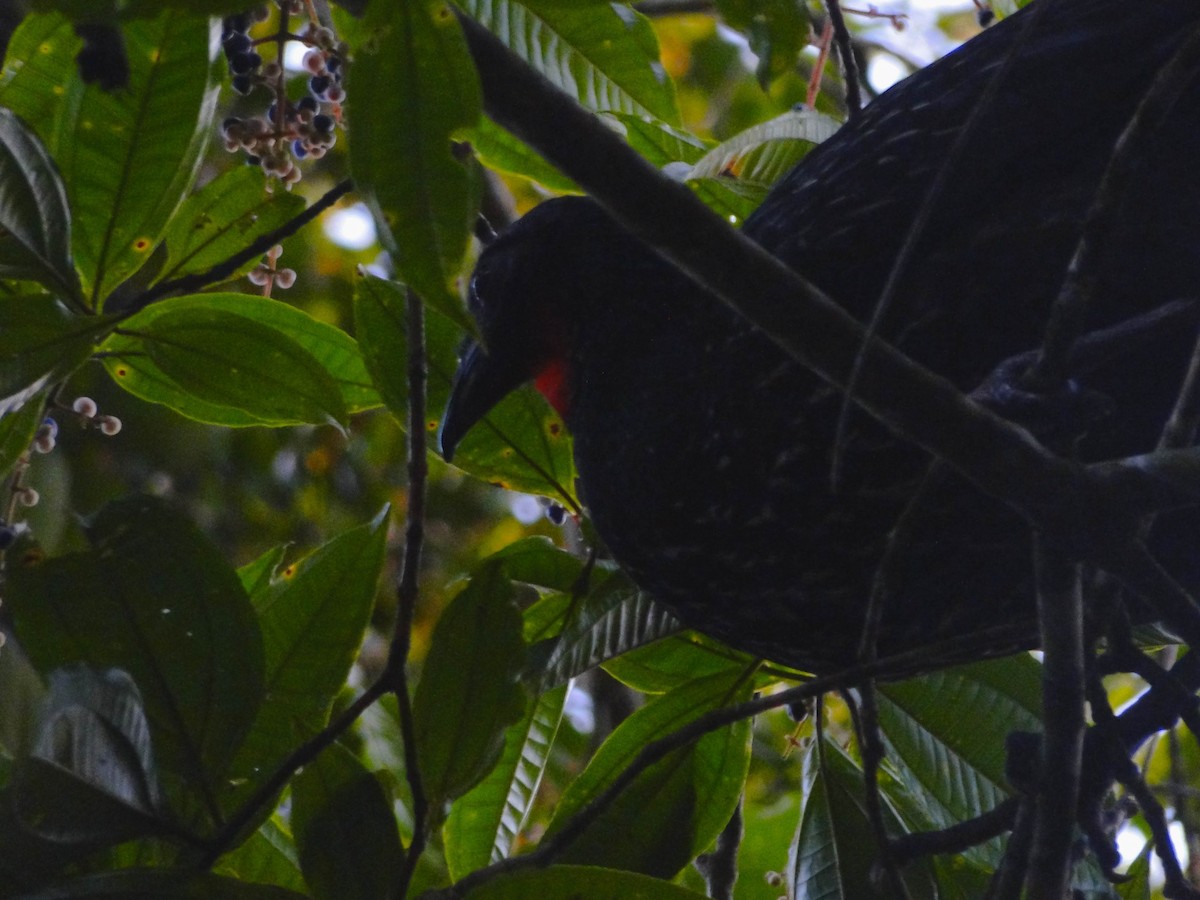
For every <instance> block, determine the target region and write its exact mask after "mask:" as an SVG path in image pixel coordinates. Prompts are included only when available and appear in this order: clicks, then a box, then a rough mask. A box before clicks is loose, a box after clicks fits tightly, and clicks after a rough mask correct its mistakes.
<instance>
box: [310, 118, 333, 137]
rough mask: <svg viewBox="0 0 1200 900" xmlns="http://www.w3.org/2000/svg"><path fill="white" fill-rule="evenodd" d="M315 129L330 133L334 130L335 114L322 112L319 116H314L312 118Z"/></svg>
mask: <svg viewBox="0 0 1200 900" xmlns="http://www.w3.org/2000/svg"><path fill="white" fill-rule="evenodd" d="M312 127H313V131H316V132H319V133H322V134H328V133H329V132H330V131H333V116H327V115H325V114H324V113H321V114H320V115H319V116H313V120H312Z"/></svg>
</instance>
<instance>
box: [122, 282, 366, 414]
mask: <svg viewBox="0 0 1200 900" xmlns="http://www.w3.org/2000/svg"><path fill="white" fill-rule="evenodd" d="M123 332H124V333H125V334H126V335H134V336H136V337H139V338H141V343H142V348H143V350H144V351H145V353H146V355H147V356H148V357H149V360H150V362H151V363H153V364H154V365H156V366H157V367H158V368H159V369H160V370H161V371H162V372H163V374H164V375H166V376H167V377H168V378H169V379H171V380H172V381H174V382H175V384H177V385H178V386H179V388H180V389H181V390H182V391H183V392H185V393H186V394H188V395H190V396H193V397H195V398H197V399H198V400H200V401H201V402H202V403H205V404H211V405H217V406H225V407H232V408H234V409H237V410H241V411H242V412H244V413H246V414H247V415H250V416H254V417H255V418H257V419H258V420H259V421H260V422H263V423H267V424H272V425H292V424H302V423H313V424H330V425H340V424H342V423H344V422H345V421H346V417H347V412H346V406H345V404H344V403H343V402H342V393H341V390H340V389H339V388H338V385H337V382H336V381H334V380H333V376H332V375H331V374H330V373H329V372H328V371H327V370H326V369H325V367H324V366H323V365H321V363H320V362H319V361H318V360H317V359H316V358H315V357H314V356H313V355H312V354H311V353H309V352H308V351H307V350H306V349H304V348H303V347H302V346H300V345H299V344H298V343H296V341H294V340H292V338H291V337H289V336H288V335H287V334H284V333H283V332H282V331H279V330H278V329H275V328H272V327H271V326H269V325H264V324H262V323H261V322H257V321H255V320H253V319H251V318H249V317H247V316H243V315H240V314H237V313H232V312H227V311H225V310H221V309H216V308H212V307H210V308H203V307H199V306H191V307H175V308H173V309H169V310H167V311H165V312H162V313H160V314H159V315H157V316H155V317H154V318H153V319H152V320H150V321H148V322H146V323H145V324H144V325H142V326H141V327H140V328H139V329H138V330H137V331H136V332H133V331H132V330H131V329H130V328H128V327H127V328H125V329H123ZM190 410H191V407H190V406H188V405H186V404H181V407H180V408H179V410H178V411H179V412H181V413H183V414H184V415H189V414H190V413H189V411H190ZM195 412H196V414H197V415H195V416H193V418H196V417H199V415H200V414H202V412H203V410H195Z"/></svg>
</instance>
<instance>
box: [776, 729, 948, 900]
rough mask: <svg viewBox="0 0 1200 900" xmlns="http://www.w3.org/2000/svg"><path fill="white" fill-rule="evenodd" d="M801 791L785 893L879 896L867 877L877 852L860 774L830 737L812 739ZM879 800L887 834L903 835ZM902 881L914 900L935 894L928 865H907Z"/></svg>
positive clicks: (854, 898) (848, 898) (827, 898)
mask: <svg viewBox="0 0 1200 900" xmlns="http://www.w3.org/2000/svg"><path fill="white" fill-rule="evenodd" d="M801 793H802V796H803V798H804V800H803V806H802V807H801V811H800V823H799V825H798V826H797V828H796V836H795V838H794V839H793V842H792V847H791V850H790V851H789V854H788V868H787V884H788V895H789V896H794V897H813V898H817V897H819V898H822V900H842V898H844V900H860V898H862V897H876V896H880V893H879V891H878V890H877V888H876V887H875V886H874V885H873V884H872V878H871V873H872V871H873V868H874V865H875V862H876V860H877V859H878V855H879V852H878V850H877V848H876V844H875V836H874V834H873V832H872V831H871V826H870V822H869V820H868V818H867V813H866V800H865V788H864V782H863V773H862V770H861V769H860V768H859V767H858V765H857V764H856V763H855V762H854V761H853V760H851V759H850V757H849V756H847V755H846V753H845V751H844V750H842V748H841V747H839V746H838V745H837V744H836V743H834V742H833V741H832V740H830V739H829V738H827V737H826V738H824V739H822V740H814V741H813V743H812V745H811V746H810V747H809V749H808V752H807V753H805V755H804V771H803V775H802V777H801ZM882 799H883V803H884V807H883V817H884V824H885V826H886V828H887V829H888V833H889V834H902V833H904V832H905V831H906V830H907V829H905V828H904V826H903V824H902V823H901V821H900V819H899V817H898V816H897V815H896V813H895V811H894V810H893V809H892V808H891V807H890V806H888V805H887V802H886V798H882ZM904 880H905V884H906V885H907V886H908V890H909V894H910V896H912V897H913V898H922V897H935V896H937V890H936V885H935V883H934V881H933V876H932V873H931V871H930V867H929V866H928V865H927V864H926V865H921V864H915V865H911V866H908V867H906V868H905V870H904Z"/></svg>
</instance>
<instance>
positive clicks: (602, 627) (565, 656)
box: [527, 568, 682, 688]
mask: <svg viewBox="0 0 1200 900" xmlns="http://www.w3.org/2000/svg"><path fill="white" fill-rule="evenodd" d="M681 628H682V626H681V625H680V624H679V621H678V620H677V619H676V618H675V617H674V616H672V615H671V614H670V613H669V612H667V611H666V609H664V608H663V607H662V606H660V605H659V604H657V603H655V602H654V601H653V600H651V599H650V597H649V596H648V595H646V594H643V593H641V592H640V591H638V589H637V588H636V587H635V586H634V585H633V584H632V583H631V582H630V581H629V578H628V576H627V575H625V573H623V572H621V571H620V570H619V569H599V568H598V569H597V570H596V571H595V572H594V573H593V575H592V583H591V585H590V587H589V590H588V593H587V595H586V596H585V597H584V598H583V600H582V602H579V603H576V604H574V605H573V606H572V607H571V609H570V613H569V617H568V619H567V621H566V624H565V626H564V627H563V628H562V631H561V633H560V634H558V636H557V637H555V638H553V639H550V640H546V641H542V642H541V643H539V644H537V645H535V647H534V651H533V652H532V653H531V654H530V667H529V671H528V673H527V677H528V678H529V679H530V680H531V681H533V682H534V683H537V684H540V685H541V686H542V687H543V688H545V687H550V686H551V685H556V684H563V683H564V682H566V681H567V680H568V679H571V678H574V677H575V676H576V675H579V674H581V673H583V672H586V671H587V670H588V669H591V668H593V667H594V666H598V665H599V664H600V663H602V662H605V661H607V660H610V659H612V658H613V657H616V656H620V655H621V654H622V653H627V652H629V651H630V650H635V649H637V648H638V647H642V646H645V645H646V644H649V643H651V642H652V641H657V640H659V639H660V638H664V637H667V636H668V635H672V634H676V633H677V632H679V631H680V630H681Z"/></svg>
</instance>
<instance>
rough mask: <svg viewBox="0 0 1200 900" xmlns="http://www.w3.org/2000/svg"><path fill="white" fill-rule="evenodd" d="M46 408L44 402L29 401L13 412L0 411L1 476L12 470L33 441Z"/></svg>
mask: <svg viewBox="0 0 1200 900" xmlns="http://www.w3.org/2000/svg"><path fill="white" fill-rule="evenodd" d="M44 409H45V406H44V405H43V404H42V403H33V402H28V403H25V404H24V405H23V406H21V407H20V408H19V409H16V410H13V411H12V412H5V413H0V478H4V477H5V476H6V475H8V473H9V472H10V471H12V467H13V466H15V465H16V464H17V460H19V459H20V458H21V454H23V453H24V452H25V451H27V450H28V449H29V446H30V444H32V443H33V439H34V437H35V436H36V435H37V430H38V427H39V426H40V425H41V424H42V419H43V416H42V413H43V411H44Z"/></svg>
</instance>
